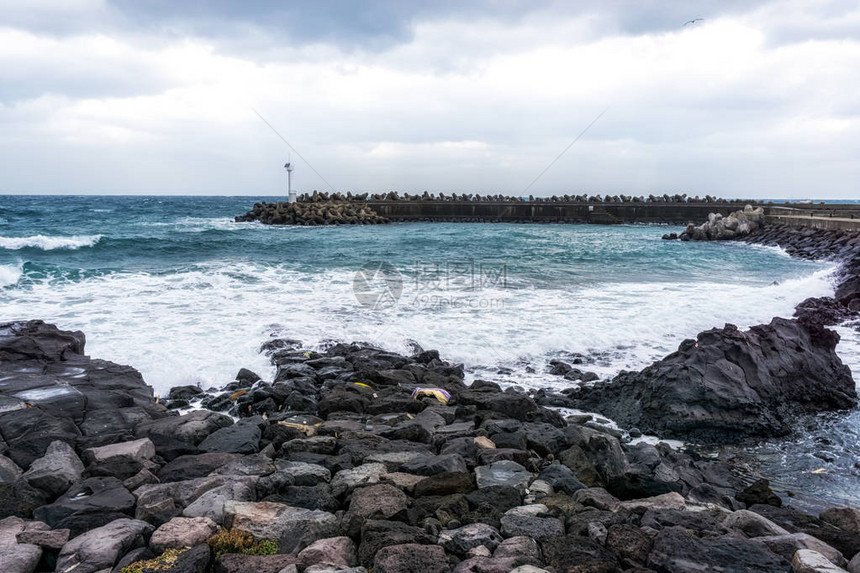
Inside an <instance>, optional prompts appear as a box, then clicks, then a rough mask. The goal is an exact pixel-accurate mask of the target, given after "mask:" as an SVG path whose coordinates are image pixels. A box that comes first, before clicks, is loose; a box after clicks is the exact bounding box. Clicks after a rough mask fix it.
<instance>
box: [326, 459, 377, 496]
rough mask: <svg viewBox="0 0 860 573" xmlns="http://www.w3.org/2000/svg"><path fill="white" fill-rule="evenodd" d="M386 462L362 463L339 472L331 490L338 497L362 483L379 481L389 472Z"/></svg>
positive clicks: (334, 478)
mask: <svg viewBox="0 0 860 573" xmlns="http://www.w3.org/2000/svg"><path fill="white" fill-rule="evenodd" d="M387 471H388V470H387V469H386V467H385V464H362V465H360V466H358V467H356V468H352V469H349V470H341V471H339V472H337V473H336V474H335V475H334V477H333V478H332V480H331V491H332V494H334V495H335V496H336V497H340V496H342V495H343V494H345V493H348V492H350V491H352V490H353V489H355V488H356V487H358V486H360V485H369V484H374V483H379V479H380V477H381V476H383V475H384V474H385V473H387Z"/></svg>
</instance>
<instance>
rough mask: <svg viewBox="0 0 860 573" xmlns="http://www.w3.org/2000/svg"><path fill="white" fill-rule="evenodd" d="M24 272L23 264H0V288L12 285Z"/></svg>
mask: <svg viewBox="0 0 860 573" xmlns="http://www.w3.org/2000/svg"><path fill="white" fill-rule="evenodd" d="M23 273H24V265H22V264H20V263H19V264H17V265H0V288H3V287H6V286H10V285H14V284H16V283H17V282H18V279H20V278H21V275H22V274H23Z"/></svg>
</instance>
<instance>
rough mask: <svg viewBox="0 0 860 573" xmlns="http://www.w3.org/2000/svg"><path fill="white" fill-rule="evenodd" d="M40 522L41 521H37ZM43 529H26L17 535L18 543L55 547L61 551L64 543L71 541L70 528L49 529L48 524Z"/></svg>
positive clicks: (47, 547) (44, 547) (48, 547)
mask: <svg viewBox="0 0 860 573" xmlns="http://www.w3.org/2000/svg"><path fill="white" fill-rule="evenodd" d="M35 523H39V522H35ZM43 525H45V529H43V530H29V531H28V530H25V531H22V532H21V533H19V534H18V535H17V536H16V539H17V540H18V543H22V544H30V545H38V546H39V547H41V548H43V549H55V550H57V551H59V550H60V549H62V548H63V545H65V544H66V543H68V542H69V530H68V529H48V525H47V524H43Z"/></svg>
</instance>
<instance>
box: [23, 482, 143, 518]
mask: <svg viewBox="0 0 860 573" xmlns="http://www.w3.org/2000/svg"><path fill="white" fill-rule="evenodd" d="M134 505H135V498H134V496H133V495H132V494H131V493H129V491H128V490H127V489H125V487H123V485H122V482H121V481H119V480H118V479H116V478H110V477H108V478H89V479H85V480H83V481H81V482H79V483H77V484H75V485H74V486H72V487H71V488H69V490H68V491H67V492H66V493H65V494H63V495H62V496H60V497H59V498H58V499H57V500H56V501H55V502H54V503H52V504H50V505H43V506H42V507H38V508H36V510H35V511H34V512H33V515H34V517H35V518H36V519H38V520H40V521H44V522H45V523H47V524H48V525H50V526H51V527H58V526H59V524H60V522H61V521H62V520H64V519H67V518H69V517H71V516H73V515H75V516H79V515H81V514H93V513H99V514H111V513H123V514H127V515H128V516H129V517H130V516H131V513H132V512H133V510H134Z"/></svg>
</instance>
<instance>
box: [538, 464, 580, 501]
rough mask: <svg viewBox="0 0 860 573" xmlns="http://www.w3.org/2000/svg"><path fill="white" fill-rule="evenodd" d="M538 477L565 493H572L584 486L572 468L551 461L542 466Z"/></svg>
mask: <svg viewBox="0 0 860 573" xmlns="http://www.w3.org/2000/svg"><path fill="white" fill-rule="evenodd" d="M538 478H539V479H541V480H543V481H545V482H547V483H548V484H550V485H551V486H552V487H553V489H555V490H556V491H561V492H564V493H566V494H567V495H573V494H574V493H576V492H577V491H579V490H581V489H584V488H585V487H586V486H585V484H584V483H582V482H581V481H579V480H578V479H577V478H576V474H574V473H573V470H571V469H570V468H569V467H567V466H564V465H561V464H559V463H553V464H551V465H549V466H547V467H546V468H544V469H543V471H541V473H540V475H539V476H538Z"/></svg>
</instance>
